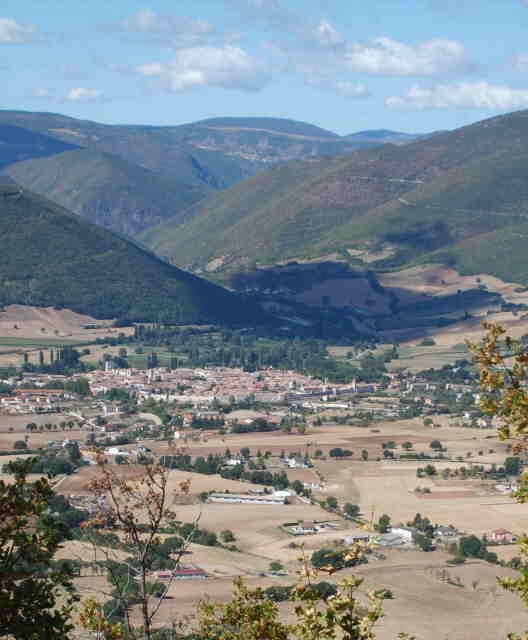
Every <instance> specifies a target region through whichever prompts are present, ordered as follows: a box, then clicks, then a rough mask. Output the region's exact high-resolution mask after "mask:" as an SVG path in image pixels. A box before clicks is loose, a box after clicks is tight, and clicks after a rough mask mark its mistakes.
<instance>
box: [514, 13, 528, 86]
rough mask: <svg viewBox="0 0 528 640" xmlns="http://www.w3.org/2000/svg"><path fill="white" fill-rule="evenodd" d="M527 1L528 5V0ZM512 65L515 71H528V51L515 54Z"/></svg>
mask: <svg viewBox="0 0 528 640" xmlns="http://www.w3.org/2000/svg"><path fill="white" fill-rule="evenodd" d="M526 1H527V6H528V0H526ZM512 67H513V69H514V70H515V71H521V72H522V73H524V72H525V71H528V53H518V54H517V55H516V56H514V57H513V60H512Z"/></svg>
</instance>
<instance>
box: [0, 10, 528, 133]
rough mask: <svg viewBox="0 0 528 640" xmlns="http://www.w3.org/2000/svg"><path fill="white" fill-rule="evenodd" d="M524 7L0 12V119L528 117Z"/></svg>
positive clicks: (355, 126) (415, 124)
mask: <svg viewBox="0 0 528 640" xmlns="http://www.w3.org/2000/svg"><path fill="white" fill-rule="evenodd" d="M527 33H528V0H367V1H365V0H325V1H324V2H323V1H322V0H303V1H300V0H193V1H191V0H178V1H177V2H175V1H174V0H172V1H169V0H152V1H151V2H150V3H145V2H137V1H136V0H127V2H124V1H122V0H113V2H108V1H107V0H106V1H104V2H103V1H102V0H73V1H72V0H45V1H44V0H2V5H1V6H0V76H1V79H2V88H3V92H2V95H3V101H2V103H0V108H4V109H24V110H30V111H54V112H59V113H64V114H67V115H71V116H74V117H79V118H87V119H91V120H97V121H100V122H107V123H144V124H181V123H184V122H191V121H194V120H200V119H203V118H208V117H215V116H271V117H285V118H293V119H296V120H304V121H307V122H311V123H314V124H317V125H319V126H322V127H324V128H327V129H330V130H332V131H335V132H337V133H340V134H346V133H352V132H355V131H359V130H364V129H377V128H390V129H397V130H401V131H409V132H412V131H431V130H438V129H452V128H455V127H457V126H462V125H464V124H468V123H471V122H474V121H477V120H481V119H483V118H487V117H491V116H493V115H496V114H499V113H506V112H509V111H515V110H518V109H528V39H527V38H526V34H527Z"/></svg>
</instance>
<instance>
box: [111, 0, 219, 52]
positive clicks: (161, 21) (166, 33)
mask: <svg viewBox="0 0 528 640" xmlns="http://www.w3.org/2000/svg"><path fill="white" fill-rule="evenodd" d="M101 28H102V29H103V30H105V31H122V32H127V33H140V34H142V35H143V36H145V37H146V38H147V39H150V40H153V41H154V42H159V41H160V40H161V41H163V42H166V43H167V44H170V45H171V46H173V47H185V46H191V45H198V44H203V43H204V42H205V41H206V40H207V39H208V38H210V37H211V36H212V35H214V33H215V28H214V27H213V25H212V24H210V23H209V22H206V21H205V20H196V19H194V18H187V17H184V16H176V15H162V14H158V13H156V12H154V11H152V10H151V9H142V10H141V11H138V12H137V13H136V14H134V15H133V16H130V17H128V18H125V19H123V20H121V21H120V22H118V23H115V24H104V25H101Z"/></svg>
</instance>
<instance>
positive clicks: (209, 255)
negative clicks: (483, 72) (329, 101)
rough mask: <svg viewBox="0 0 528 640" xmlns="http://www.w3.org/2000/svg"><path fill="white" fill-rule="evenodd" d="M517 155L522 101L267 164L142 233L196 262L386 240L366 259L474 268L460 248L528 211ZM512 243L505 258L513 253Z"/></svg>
mask: <svg viewBox="0 0 528 640" xmlns="http://www.w3.org/2000/svg"><path fill="white" fill-rule="evenodd" d="M527 162H528V112H526V111H525V112H516V113H512V114H508V115H506V116H500V117H496V118H492V119H490V120H486V121H483V122H479V123H476V124H474V125H471V126H468V127H463V128H461V129H458V130H456V131H453V132H448V133H440V134H437V135H435V136H433V137H431V138H429V139H426V140H420V141H417V142H414V143H412V144H409V145H406V146H393V145H387V146H385V147H382V148H380V149H374V150H368V151H359V152H355V153H353V154H350V155H348V156H342V157H337V158H330V159H328V158H317V159H314V160H311V161H304V162H301V163H296V164H291V165H287V166H278V167H274V168H273V169H271V170H269V171H267V172H264V173H261V174H258V175H257V176H254V177H253V178H251V179H249V180H247V181H245V182H243V183H241V184H240V185H237V186H235V187H233V188H231V189H229V190H228V191H226V192H224V193H221V194H216V195H213V196H210V197H209V198H207V199H206V200H204V201H201V202H199V203H198V204H196V205H195V206H194V208H193V209H194V211H193V215H192V216H191V217H190V218H189V220H188V221H187V222H186V223H184V224H183V225H181V224H180V221H179V220H174V221H173V222H169V223H167V224H165V225H163V226H161V227H159V228H158V229H154V230H151V231H150V232H148V233H147V234H145V235H144V236H143V238H144V240H145V242H147V243H148V244H149V246H151V247H152V248H153V249H154V250H155V251H157V252H159V253H161V254H163V255H164V256H167V257H168V258H170V259H171V260H172V261H174V262H175V263H176V264H186V265H192V266H193V267H195V268H198V269H200V268H204V267H205V266H207V265H209V268H211V264H214V265H215V268H217V269H222V268H229V269H231V270H232V269H237V268H239V269H240V268H242V267H243V266H244V265H247V263H248V260H249V261H253V262H256V263H260V264H270V263H274V262H278V261H284V260H291V259H295V258H312V257H317V256H323V255H328V254H332V253H334V252H337V253H338V254H339V255H340V256H341V258H343V259H347V260H350V258H351V256H350V253H352V255H355V256H357V255H358V254H360V253H361V252H362V251H370V252H378V253H380V252H384V256H383V259H380V260H379V261H378V262H377V263H376V262H374V263H372V264H371V263H369V268H387V267H391V268H392V267H400V266H405V265H408V264H411V263H413V262H416V261H420V260H421V261H424V260H429V259H432V260H436V261H445V262H446V263H447V264H450V265H453V266H459V267H460V268H462V269H472V268H473V267H471V266H470V265H471V264H474V263H472V262H471V261H470V260H468V258H467V253H468V252H469V251H470V247H471V251H475V250H478V249H476V248H477V247H478V238H479V236H480V235H481V234H489V233H496V234H499V235H498V237H499V238H501V242H502V241H503V240H504V243H505V244H504V243H502V244H504V246H505V247H506V246H507V245H508V243H507V242H506V238H507V237H508V238H511V237H514V236H513V235H512V232H510V231H508V229H509V228H510V227H511V226H512V225H518V224H522V223H523V221H524V220H526V218H527V216H528V172H527V171H526V166H527ZM501 234H502V235H501ZM487 237H488V238H489V236H487ZM469 239H472V241H471V242H470V243H469V244H468V242H469ZM482 240H483V241H484V240H485V237H484V236H482ZM512 251H513V254H512V260H511V261H510V262H513V261H515V259H518V260H523V256H521V255H519V252H518V249H516V248H515V247H513V246H512ZM513 256H515V257H513ZM355 259H356V260H359V261H360V260H361V259H360V258H355ZM495 262H497V263H498V262H500V260H497V261H494V260H492V259H491V257H490V263H489V272H490V273H495V272H496V268H497V267H498V266H499V265H498V264H495ZM500 266H501V268H502V270H503V271H506V273H503V275H504V276H505V277H509V275H508V274H510V275H511V276H512V277H513V271H512V270H511V269H508V268H506V267H505V266H504V264H501V265H500ZM494 269H495V271H494ZM517 271H518V270H517Z"/></svg>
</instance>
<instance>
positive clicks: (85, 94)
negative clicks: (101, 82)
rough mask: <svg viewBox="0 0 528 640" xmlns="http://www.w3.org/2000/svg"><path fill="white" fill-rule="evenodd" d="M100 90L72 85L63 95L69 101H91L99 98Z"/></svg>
mask: <svg viewBox="0 0 528 640" xmlns="http://www.w3.org/2000/svg"><path fill="white" fill-rule="evenodd" d="M101 95H102V92H101V91H99V89H88V88H86V87H74V88H73V89H70V90H69V91H68V93H67V94H66V96H65V98H64V99H65V100H69V101H71V102H91V101H92V100H97V98H100V97H101Z"/></svg>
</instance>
